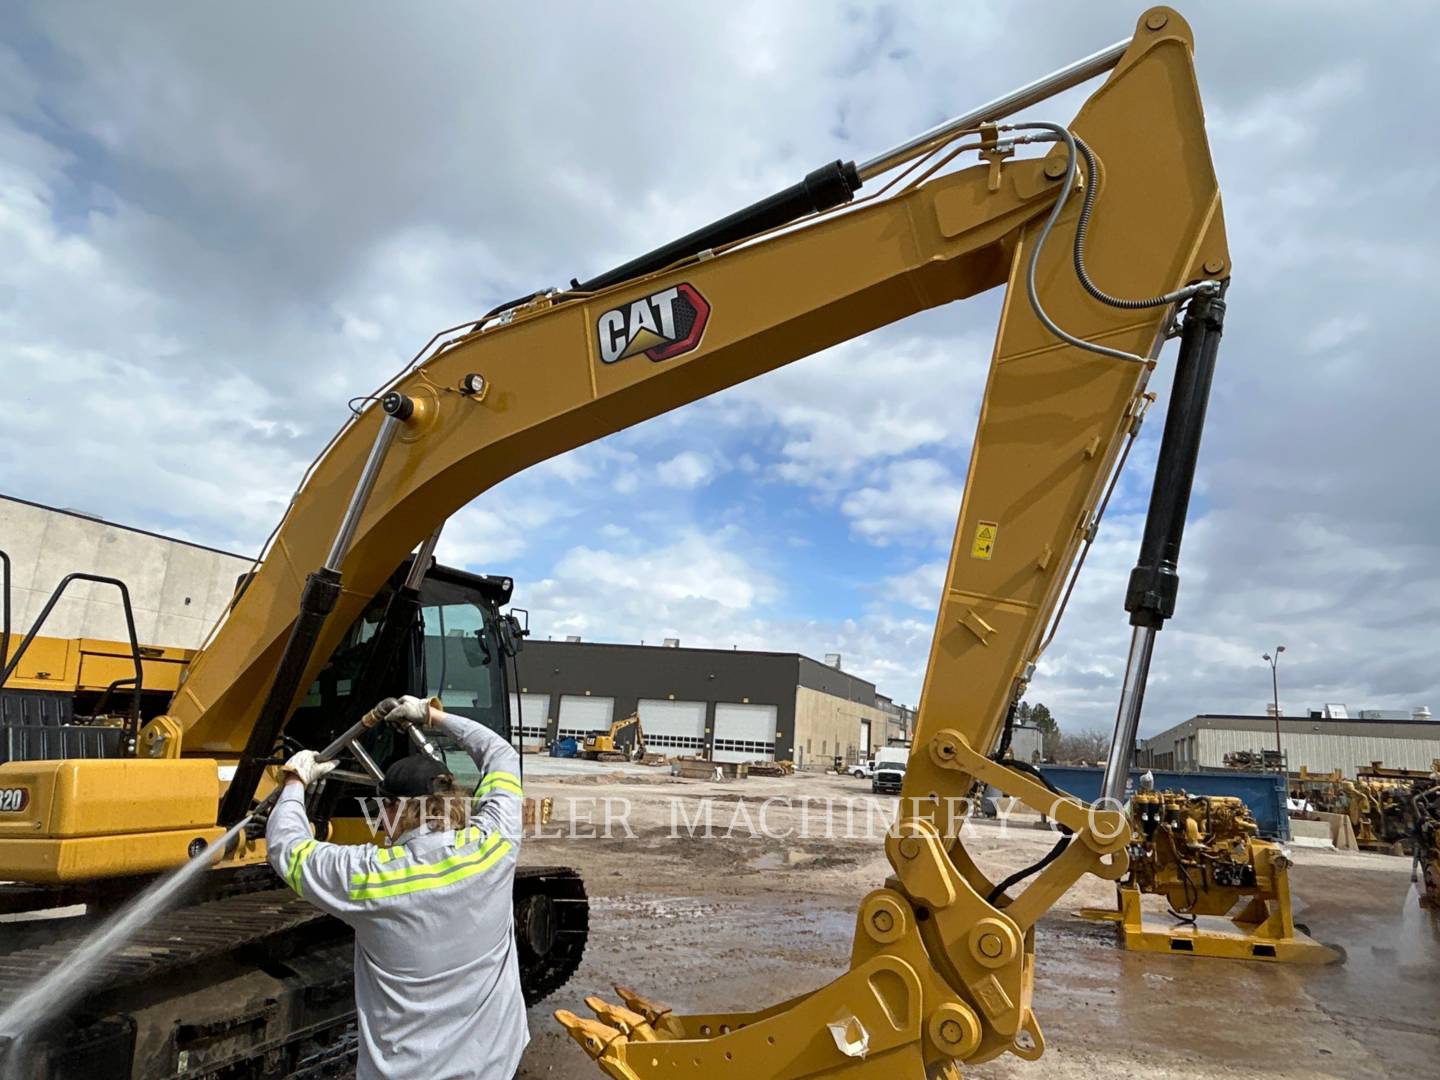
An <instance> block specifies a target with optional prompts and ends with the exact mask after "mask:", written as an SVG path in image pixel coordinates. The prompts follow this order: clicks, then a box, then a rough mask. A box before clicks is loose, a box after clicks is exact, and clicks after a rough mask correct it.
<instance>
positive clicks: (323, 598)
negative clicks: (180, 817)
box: [220, 566, 340, 828]
mask: <svg viewBox="0 0 1440 1080" xmlns="http://www.w3.org/2000/svg"><path fill="white" fill-rule="evenodd" d="M339 599H340V572H339V571H338V570H331V569H330V568H329V567H328V566H322V567H320V568H319V569H318V570H315V571H313V572H312V573H311V574H310V575H309V576H308V577H307V578H306V579H305V588H304V589H303V590H302V591H301V593H300V614H299V616H298V617H297V618H296V619H295V623H294V625H293V626H291V628H290V636H289V638H287V639H286V641H285V651H284V652H283V653H282V654H281V656H280V665H279V667H278V668H277V669H276V671H275V679H274V681H273V682H272V683H271V684H270V691H269V693H267V694H266V695H265V703H264V704H263V705H262V706H261V707H260V715H259V716H258V717H256V719H255V726H254V727H252V728H251V729H250V738H249V739H248V740H246V743H245V752H244V753H243V754H242V755H241V757H240V761H239V763H238V764H237V765H236V767H235V776H234V777H233V778H232V779H231V781H230V787H229V788H227V789H226V791H225V797H224V799H222V800H221V802H220V824H221V825H223V826H225V827H226V828H229V827H230V826H231V825H234V824H235V823H236V822H237V821H239V820H240V819H241V818H243V817H244V816H245V815H246V814H248V813H249V812H250V799H251V796H253V795H254V794H255V788H256V786H257V785H258V784H259V783H260V777H261V775H262V774H263V773H264V771H265V760H266V759H267V758H269V756H270V748H271V747H272V746H273V745H274V743H275V739H276V736H278V735H279V734H280V732H281V730H282V729H283V728H284V727H285V721H286V720H288V719H289V718H290V705H291V703H292V702H293V701H294V700H295V695H296V694H298V693H299V692H300V680H301V679H302V678H303V677H304V675H305V668H306V667H307V666H308V665H309V663H310V656H311V654H312V653H313V652H314V651H315V642H316V641H318V640H319V638H320V631H321V630H322V629H324V627H325V620H326V619H327V618H329V616H330V612H332V611H334V610H335V603H336V601H337V600H339Z"/></svg>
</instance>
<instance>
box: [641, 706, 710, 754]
mask: <svg viewBox="0 0 1440 1080" xmlns="http://www.w3.org/2000/svg"><path fill="white" fill-rule="evenodd" d="M640 727H641V729H642V730H643V731H644V732H645V749H646V750H649V751H650V752H651V753H656V754H668V755H669V756H670V757H687V756H699V755H701V754H703V753H704V752H705V702H703V701H661V700H658V699H656V698H641V699H640Z"/></svg>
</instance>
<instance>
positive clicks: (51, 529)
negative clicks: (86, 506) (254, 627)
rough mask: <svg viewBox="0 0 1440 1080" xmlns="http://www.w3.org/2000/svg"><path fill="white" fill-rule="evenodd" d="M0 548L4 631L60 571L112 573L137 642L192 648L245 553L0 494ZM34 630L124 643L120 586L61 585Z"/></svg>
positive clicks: (20, 620) (218, 610)
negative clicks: (7, 563)
mask: <svg viewBox="0 0 1440 1080" xmlns="http://www.w3.org/2000/svg"><path fill="white" fill-rule="evenodd" d="M0 549H3V550H4V551H6V552H7V553H8V554H9V556H10V559H11V569H12V572H13V575H14V577H13V581H12V586H13V589H14V596H13V603H14V611H13V613H12V618H13V624H14V625H13V629H14V630H15V632H16V633H24V632H25V631H26V630H28V629H29V628H30V625H31V623H32V622H33V621H34V620H35V617H36V616H38V615H39V614H40V611H41V609H42V608H43V607H44V606H45V603H46V601H47V600H49V598H50V594H51V592H52V591H53V590H54V588H55V587H56V585H58V584H59V583H60V581H61V579H62V578H64V577H65V575H66V574H71V573H76V572H83V573H88V574H100V575H103V576H106V577H115V578H119V579H120V580H122V581H124V582H125V585H126V587H127V588H128V589H129V591H130V604H131V608H132V609H133V611H134V614H135V632H136V635H137V636H138V637H139V638H140V641H141V643H142V644H146V645H165V646H172V647H176V648H185V649H193V648H196V647H198V646H199V645H200V643H201V641H202V640H203V639H204V637H205V635H206V633H208V632H209V630H210V627H211V626H212V625H213V624H214V622H215V620H216V619H218V618H219V617H220V615H221V614H222V613H223V612H224V610H225V607H226V605H227V604H228V603H229V602H230V598H231V597H232V596H233V595H234V592H235V582H236V579H237V578H238V577H239V576H240V575H241V574H242V573H245V572H246V571H248V570H249V569H250V564H251V560H250V559H248V558H244V557H242V556H239V555H231V554H228V553H226V552H223V551H216V550H215V549H213V548H207V547H201V546H199V545H197V544H190V543H186V542H185V541H182V540H173V539H171V538H169V537H165V536H160V535H157V534H155V533H149V532H145V531H144V530H142V529H132V528H129V527H128V526H124V525H117V524H115V523H114V522H109V521H101V520H99V519H98V518H92V517H87V516H85V515H84V514H79V513H75V512H73V511H67V510H56V509H53V508H51V507H48V506H41V505H39V504H37V503H31V502H26V501H24V500H23V499H14V498H10V497H9V496H0ZM40 633H41V634H43V635H44V636H45V637H53V638H81V637H89V638H100V639H102V640H106V641H123V640H125V638H126V636H127V633H126V628H125V618H124V608H123V607H122V605H121V603H120V593H119V591H118V590H117V589H115V588H114V587H113V586H109V585H100V584H94V583H91V582H88V581H77V582H74V583H73V584H72V585H71V586H70V587H69V588H68V589H66V591H65V593H64V596H63V598H62V599H61V600H60V602H59V603H58V604H57V605H56V606H55V608H54V610H53V611H52V612H51V614H50V617H49V618H48V619H47V620H46V621H45V625H44V626H43V627H41V629H40Z"/></svg>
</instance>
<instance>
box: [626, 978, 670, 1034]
mask: <svg viewBox="0 0 1440 1080" xmlns="http://www.w3.org/2000/svg"><path fill="white" fill-rule="evenodd" d="M615 993H617V994H619V995H620V1000H621V1001H623V1002H625V1005H626V1007H627V1008H629V1009H631V1010H633V1011H634V1012H637V1013H640V1014H641V1015H642V1016H644V1017H645V1019H646V1020H648V1021H649V1022H650V1023H651V1024H658V1023H659V1022H660V1020H661V1019H662V1018H663V1017H666V1016H669V1015H670V1013H671V1012H672V1011H673V1010H672V1009H671V1007H670V1006H669V1005H665V1004H663V1003H661V1002H659V1001H651V1000H650V999H649V998H647V997H645V996H644V995H642V994H640V993H637V992H636V991H634V990H632V989H630V987H628V986H621V985H620V984H619V983H616V984H615Z"/></svg>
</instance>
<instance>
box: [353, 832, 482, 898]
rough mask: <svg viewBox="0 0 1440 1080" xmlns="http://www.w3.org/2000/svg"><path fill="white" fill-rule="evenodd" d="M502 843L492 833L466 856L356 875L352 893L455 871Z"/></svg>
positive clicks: (452, 856)
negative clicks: (456, 868)
mask: <svg viewBox="0 0 1440 1080" xmlns="http://www.w3.org/2000/svg"><path fill="white" fill-rule="evenodd" d="M498 843H500V834H499V833H491V834H490V836H489V837H488V838H487V839H486V841H485V843H483V844H481V845H480V847H479V849H478V850H476V851H472V852H469V853H468V854H465V855H458V854H457V855H451V856H450V857H449V858H448V859H441V860H440V861H439V862H435V863H417V864H416V865H414V866H402V867H400V868H398V869H396V870H377V871H375V872H374V873H371V874H355V875H354V876H352V877H351V878H350V886H351V888H350V892H351V895H352V896H353V895H354V893H355V890H356V889H365V888H371V887H374V886H377V885H384V884H385V883H386V882H390V881H403V880H405V879H406V878H413V877H422V876H425V875H428V874H440V873H444V872H446V871H448V870H451V869H454V868H455V867H457V866H461V865H463V864H465V863H468V862H473V861H474V860H476V859H481V858H484V857H485V856H486V855H488V854H489V853H490V852H491V851H493V850H494V849H495V845H496V844H498Z"/></svg>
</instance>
